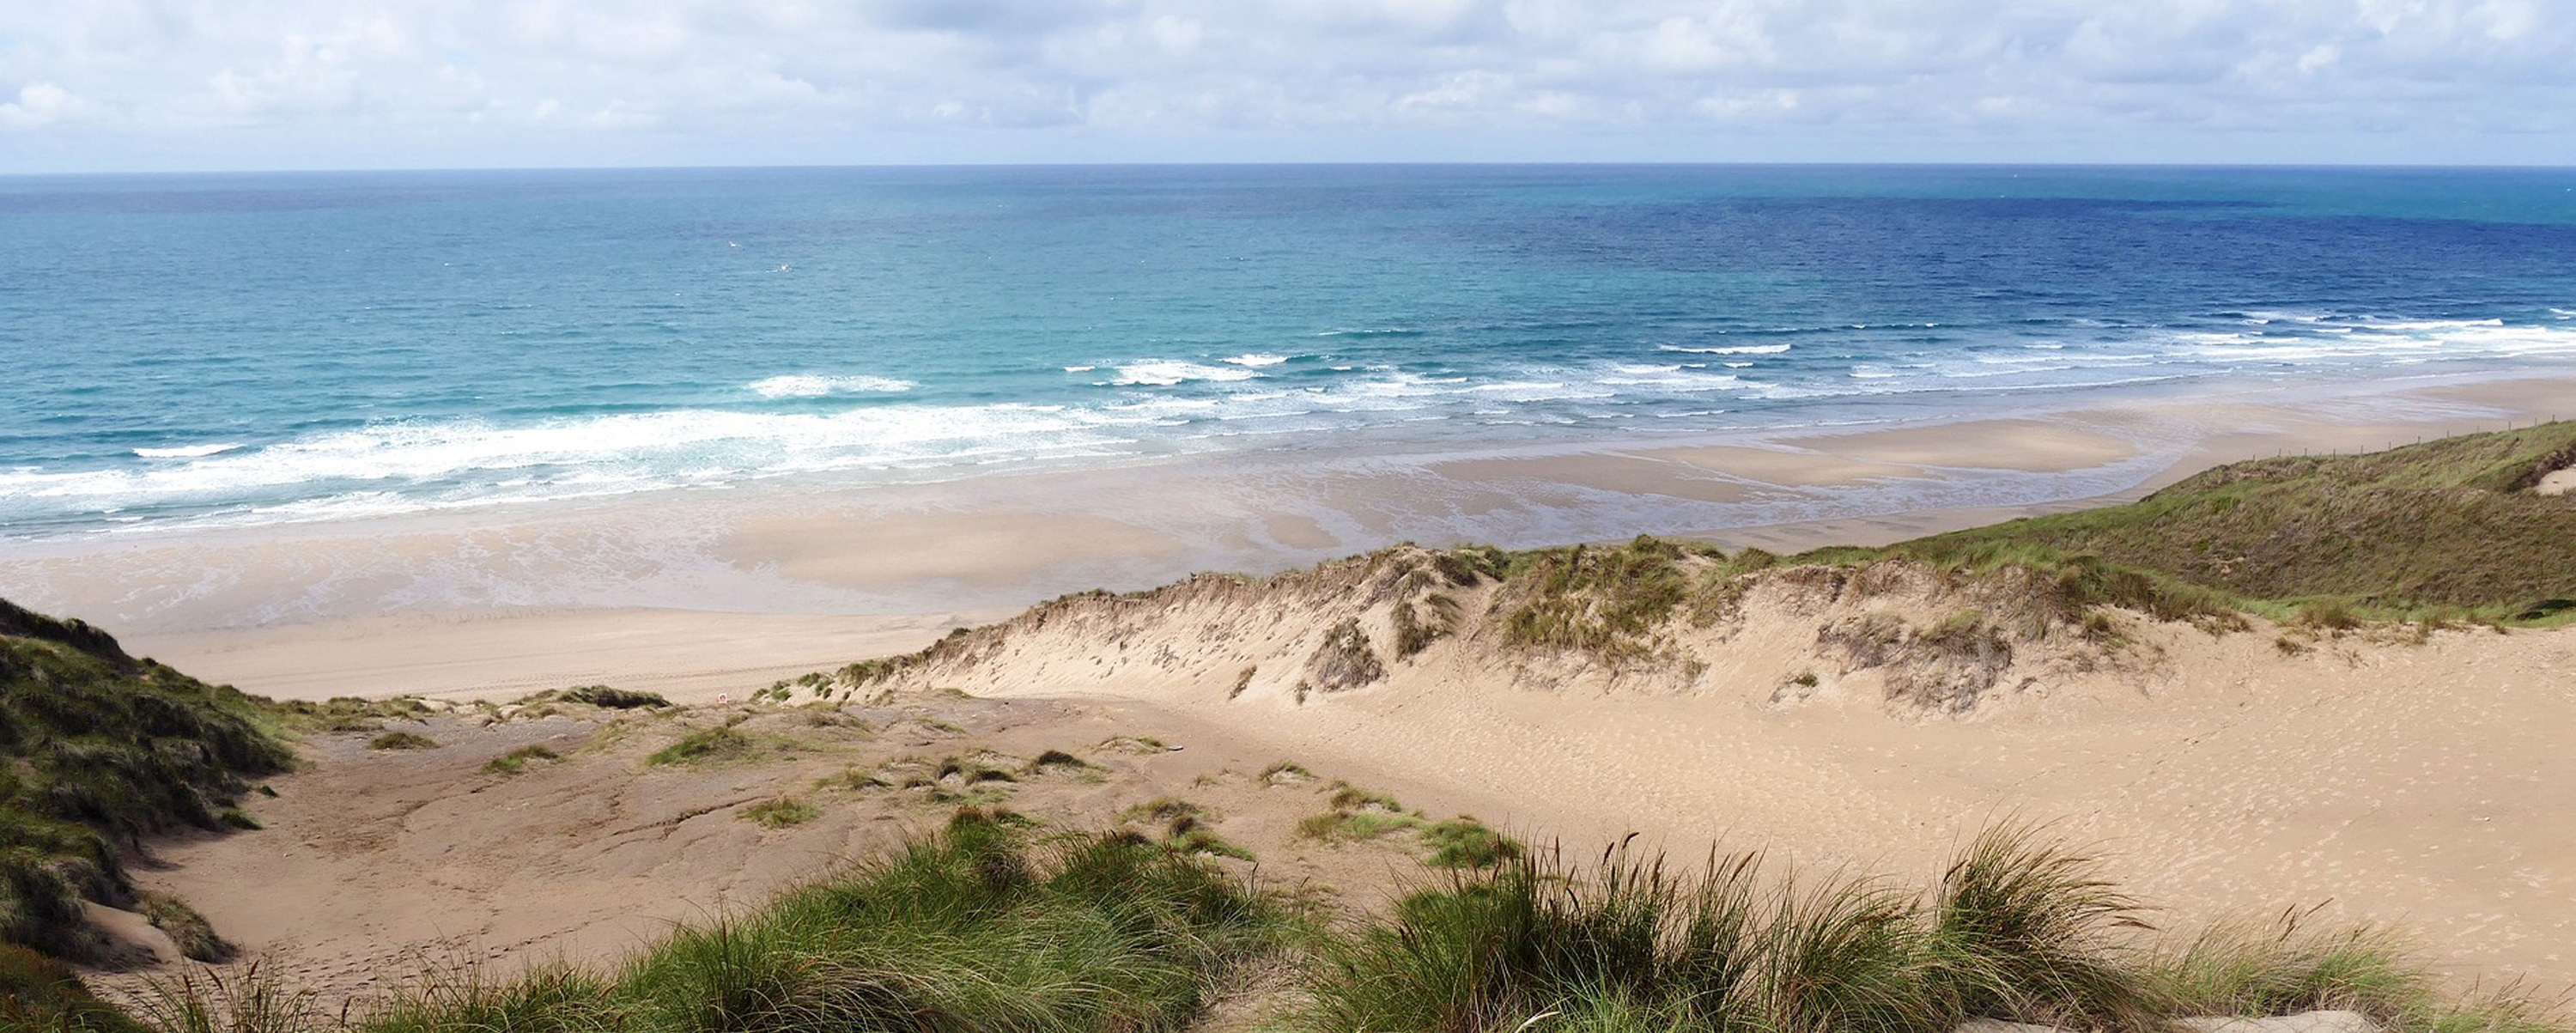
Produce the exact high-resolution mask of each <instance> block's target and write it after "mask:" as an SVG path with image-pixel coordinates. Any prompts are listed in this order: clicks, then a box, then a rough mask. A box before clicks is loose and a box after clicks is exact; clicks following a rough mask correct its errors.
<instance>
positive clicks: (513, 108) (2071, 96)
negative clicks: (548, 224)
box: [0, 0, 2576, 171]
mask: <svg viewBox="0 0 2576 1033" xmlns="http://www.w3.org/2000/svg"><path fill="white" fill-rule="evenodd" d="M10 6H11V8H12V9H11V10H10V11H8V12H6V13H0V171H46V170H83V169H154V168H296V167H419V166H496V165H498V166H508V165H565V164H574V165H597V164H608V165H616V164H769V163H798V162H819V163H866V162H921V161H962V162H971V161H1109V160H1134V161H1226V160H1570V161H1588V160H1679V161H1730V160H1757V161H1780V160H1821V161H1852V160H1894V161H1904V160H1928V161H1960V160H1970V161H1974V160H1988V161H2069V160H2072V161H2088V160H2089V161H2215V162H2223V161H2319V162H2346V161H2364V162H2369V161H2405V162H2437V163H2485V162H2550V163H2576V103H2570V101H2571V100H2576V60H2570V56H2571V55H2576V28H2571V26H2576V5H2571V4H2568V3H2566V2H2564V0H2233V2H2230V0H2126V2H2121V3H2107V2H2100V0H1702V2H1696V3H1683V2H1662V0H1595V2H1578V0H1231V2H1227V3H1206V2H1200V3H1187V2H1179V0H1023V2H1003V0H859V2H849V0H841V2H824V0H508V2H501V0H435V2H432V0H415V2H378V3H363V2H340V0H92V2H75V3H30V4H13V5H10Z"/></svg>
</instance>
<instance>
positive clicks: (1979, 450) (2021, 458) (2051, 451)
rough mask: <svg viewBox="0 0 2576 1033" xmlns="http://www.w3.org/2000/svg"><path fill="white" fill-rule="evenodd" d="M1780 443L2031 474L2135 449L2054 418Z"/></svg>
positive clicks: (2099, 462) (1889, 460)
mask: <svg viewBox="0 0 2576 1033" xmlns="http://www.w3.org/2000/svg"><path fill="white" fill-rule="evenodd" d="M1780 443H1781V444H1784V445H1789V446H1793V447H1797V448H1803V449H1807V450H1809V451H1813V452H1819V453H1823V454H1826V455H1831V456H1835V457H1838V458H1841V459H1845V460H1853V459H1857V460H1862V461H1865V462H1871V463H1880V464H1892V465H1896V466H1908V467H1957V468H1968V469H1983V470H2023V471H2029V472H2035V473H2050V472H2063V471H2067V470H2081V469H2086V468H2090V467H2096V466H2108V465H2110V464H2112V463H2115V462H2118V461H2120V460H2123V459H2127V458H2129V457H2130V456H2134V455H2137V454H2138V446H2137V444H2136V443H2135V442H2132V441H2129V440H2127V439H2124V438H2118V437H2113V436H2111V435H2109V434H2104V433H2102V432H2100V431H2098V430H2094V429H2090V428H2087V427H2085V426H2084V425H2082V424H2081V423H2078V422H2074V421H2069V420H2057V419H2050V420H1968V421H1964V422H1959V423H1940V424H1932V425H1929V426H1924V427H1907V428H1900V429H1891V430H1874V431H1862V432H1859V433H1836V434H1818V435H1811V436H1800V437H1789V438H1782V439H1780Z"/></svg>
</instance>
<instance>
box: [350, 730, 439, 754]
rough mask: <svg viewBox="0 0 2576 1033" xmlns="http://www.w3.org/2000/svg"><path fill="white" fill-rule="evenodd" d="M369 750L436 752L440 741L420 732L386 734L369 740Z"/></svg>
mask: <svg viewBox="0 0 2576 1033" xmlns="http://www.w3.org/2000/svg"><path fill="white" fill-rule="evenodd" d="M367 748H368V749H371V750H434V749H437V748H438V740H436V739H432V738H430V737H428V736H426V735H422V734H420V733H418V732H386V733H385V734H383V735H379V736H377V737H375V738H373V739H369V740H367Z"/></svg>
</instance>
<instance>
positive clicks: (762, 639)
mask: <svg viewBox="0 0 2576 1033" xmlns="http://www.w3.org/2000/svg"><path fill="white" fill-rule="evenodd" d="M1006 615H1007V612H1005V611H965V612H960V613H948V614H934V615H926V616H917V617H865V616H861V617H843V616H825V615H809V614H752V613H710V612H705V611H690V610H642V609H620V610H561V609H555V610H505V611H465V612H428V613H411V614H403V615H400V616H387V617H362V618H350V619H343V620H330V621H318V622H313V623H307V624H293V625H287V626H284V627H277V628H255V629H233V630H222V631H203V632H193V633H182V634H161V635H139V636H129V637H128V638H127V639H126V645H127V646H128V647H129V649H130V650H131V651H133V652H134V653H135V654H137V655H141V656H151V657H153V658H155V659H158V660H160V661H161V662H163V663H167V664H169V665H171V666H173V667H176V668H178V669H180V670H183V671H187V672H189V673H190V674H192V675H195V676H196V677H199V678H203V679H205V680H207V681H211V682H216V683H218V684H233V685H241V686H249V687H252V688H253V689H254V690H255V691H257V692H259V693H260V694H262V695H266V696H270V697H274V698H278V699H325V698H328V697H332V696H364V697H367V698H371V699H372V698H382V697H386V696H398V695H419V696H439V697H449V698H460V699H461V698H477V699H510V698H515V697H518V696H523V695H526V694H528V693H530V692H535V691H537V690H540V689H559V688H563V687H566V686H570V685H588V684H595V683H600V682H614V683H616V684H617V685H618V686H619V687H620V688H628V689H637V690H642V691H646V692H657V693H660V694H662V695H664V696H666V697H669V698H671V699H673V700H678V701H683V702H695V701H712V700H714V699H715V697H716V695H717V694H718V693H732V694H734V695H736V696H740V695H742V694H744V693H747V692H750V691H752V690H755V689H761V688H766V687H768V686H769V684H770V683H771V682H774V681H776V680H778V679H781V678H793V677H796V676H798V675H801V674H804V673H806V672H808V671H815V670H829V669H832V668H835V667H839V666H840V665H842V664H845V663H848V662H849V660H850V658H851V657H856V656H871V655H877V654H882V653H900V652H906V651H910V650H913V649H918V648H920V647H922V646H925V645H928V644H930V642H931V641H933V640H935V639H937V638H938V637H939V636H941V635H943V634H946V633H947V632H948V631H949V630H950V629H952V628H958V627H964V626H967V625H970V624H978V623H982V622H984V621H988V620H993V619H996V618H999V617H1002V616H1006Z"/></svg>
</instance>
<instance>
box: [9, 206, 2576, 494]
mask: <svg viewBox="0 0 2576 1033" xmlns="http://www.w3.org/2000/svg"><path fill="white" fill-rule="evenodd" d="M2570 364H2576V170H2322V169H2272V170H2248V169H2169V168H2153V169H2149V168H2102V169H2069V168H2025V169H2012V168H1892V167H1845V168H1791V167H1742V168H1739V167H1646V168H1619V167H1515V166H1483V167H1480V166H1462V167H1400V166H1371V167H1148V168H957V169H781V170H723V171H712V170H710V171H687V170H660V171H618V172H598V171H583V172H572V171H565V172H521V173H403V174H327V175H326V174H293V175H203V176H169V177H87V178H57V177H34V178H0V536H8V537H23V536H50V535H59V534H76V533H86V532H91V531H96V530H100V529H104V528H112V527H131V526H137V525H141V526H173V525H181V524H201V523H240V522H258V521H268V520H287V519H299V518H311V517H316V516H328V515H335V514H354V513H370V512H387V511H401V510H410V509H422V508H434V507H439V506H448V505H458V504H468V503H475V502H482V501H489V500H494V499H522V498H524V499H536V498H548V497H559V496H574V495H595V494H600V493H612V492H623V491H635V490H646V489H651V488H656V487H663V486H678V485H704V484H730V483H737V482H742V481H747V480H755V479H762V478H775V477H795V476H804V477H834V478H861V479H864V478H869V477H888V478H913V479H918V478H923V477H939V476H954V475H957V474H959V473H961V472H963V471H967V470H989V469H1004V468H1014V467H1018V466H1024V465H1028V464H1043V463H1082V462H1116V461H1127V460H1131V459H1133V458H1136V457H1140V456H1147V457H1149V456H1155V455H1164V454H1174V453H1185V452H1204V451H1212V450H1230V449H1232V450H1244V449H1260V450H1311V451H1314V452H1315V453H1317V454H1318V455H1335V454H1341V453H1345V452H1347V451H1349V450H1352V449H1354V448H1405V447H1427V448H1443V449H1446V448H1471V447H1478V446H1488V445H1495V444H1511V443H1518V442H1526V441H1530V440H1541V441H1566V440H1576V441H1584V440H1604V441H1607V440H1631V439H1640V438H1657V437H1664V436H1675V435H1689V434H1695V433H1708V432H1712V431H1718V430H1724V429H1728V428H1741V427H1761V426H1770V425H1795V424H1813V423H1821V422H1835V421H1839V420H1845V419H1865V418H1888V417H1890V416H1938V415H1942V414H1950V413H1971V412H1984V411H1990V410H1992V409H1994V408H1995V407H1997V406H2003V405H2023V404H2031V403H2030V402H2029V400H2031V399H2036V398H2042V397H2055V396H2059V395H2063V394H2069V393H2081V392H2086V391H2101V390H2107V389H2118V388H2121V387H2124V386H2128V385H2152V384H2164V385H2169V386H2170V385H2185V386H2187V385H2188V384H2189V383H2190V382H2192V381H2193V380H2195V379H2205V380H2217V379H2227V380H2243V379H2248V378H2264V377H2284V376H2294V375H2295V376H2312V375H2350V376H2356V377H2370V376H2388V375H2403V374H2406V373H2412V372H2433V371H2463V372H2470V371H2484V370H2489V369H2511V368H2517V367H2528V366H2543V365H2548V366H2567V365H2570Z"/></svg>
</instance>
